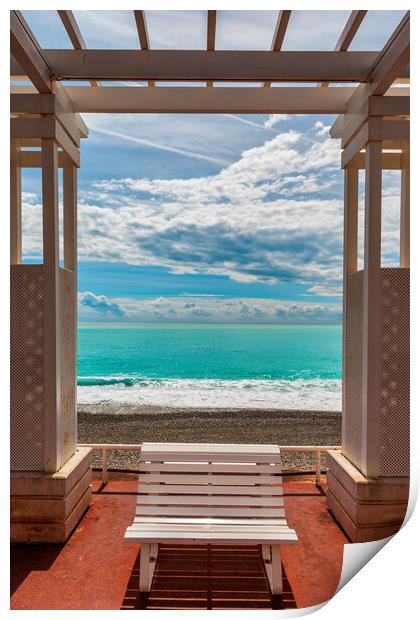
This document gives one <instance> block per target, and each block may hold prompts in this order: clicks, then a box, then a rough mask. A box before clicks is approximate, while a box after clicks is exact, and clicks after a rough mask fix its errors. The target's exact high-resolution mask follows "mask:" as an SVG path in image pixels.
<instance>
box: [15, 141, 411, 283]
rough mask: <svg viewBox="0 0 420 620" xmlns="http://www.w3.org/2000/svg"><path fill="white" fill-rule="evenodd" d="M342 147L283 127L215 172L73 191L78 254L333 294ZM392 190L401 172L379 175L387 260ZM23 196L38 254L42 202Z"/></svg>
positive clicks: (393, 228)
mask: <svg viewBox="0 0 420 620" xmlns="http://www.w3.org/2000/svg"><path fill="white" fill-rule="evenodd" d="M339 156H340V146H339V143H338V142H337V141H333V140H331V139H330V138H329V137H327V136H318V137H317V139H316V140H315V141H313V142H308V140H307V139H306V137H305V136H304V135H302V134H301V133H299V132H296V131H289V132H282V133H279V134H277V135H276V136H275V137H274V138H273V139H270V140H267V141H266V142H265V143H264V144H263V145H261V146H258V147H253V148H250V149H247V150H245V151H244V152H243V153H242V155H241V157H240V158H239V159H238V160H237V161H235V162H234V163H232V164H230V165H227V166H225V167H224V168H223V169H222V170H221V171H220V172H218V173H217V174H213V175H208V176H202V177H197V178H187V179H180V178H175V179H156V178H154V179H148V178H122V179H110V180H103V181H99V182H97V183H96V184H95V185H93V186H92V187H91V189H89V190H84V191H80V193H79V198H80V202H79V260H80V261H102V262H123V263H128V264H133V265H160V266H164V267H167V268H169V269H170V270H171V271H172V272H173V273H177V274H182V273H183V274H185V273H189V274H198V273H200V274H203V273H204V274H217V275H225V276H228V277H230V278H232V279H234V280H237V281H240V282H257V281H258V282H263V283H266V284H274V283H276V282H283V283H289V282H294V283H301V284H306V285H307V286H308V287H311V289H310V290H311V292H312V293H313V294H319V295H333V294H334V292H335V293H337V294H338V291H339V287H340V285H341V277H342V213H343V201H342V183H343V180H342V172H341V170H340V168H339ZM362 189H363V188H362ZM398 192H399V177H398V175H395V174H390V175H388V176H387V175H384V199H383V212H384V216H383V253H384V257H385V261H388V263H387V264H389V261H390V260H391V259H392V257H393V256H394V255H395V252H396V251H398V218H399V215H398V213H399V197H398ZM25 198H26V200H25V201H24V205H23V210H24V218H23V223H24V251H25V256H27V257H34V256H36V255H37V254H38V255H39V252H40V248H41V238H42V227H41V209H40V206H39V203H38V204H37V202H36V201H35V200H34V197H33V195H29V196H26V197H25ZM361 199H362V196H361ZM362 225H363V221H362V218H360V226H362ZM359 239H360V242H361V243H362V240H363V235H362V234H360V235H359Z"/></svg>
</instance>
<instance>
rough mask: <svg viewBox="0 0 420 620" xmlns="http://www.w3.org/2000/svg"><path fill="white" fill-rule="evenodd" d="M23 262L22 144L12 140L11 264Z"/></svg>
mask: <svg viewBox="0 0 420 620" xmlns="http://www.w3.org/2000/svg"><path fill="white" fill-rule="evenodd" d="M21 262H22V168H21V161H20V144H19V141H18V140H10V263H11V265H18V264H19V263H21Z"/></svg>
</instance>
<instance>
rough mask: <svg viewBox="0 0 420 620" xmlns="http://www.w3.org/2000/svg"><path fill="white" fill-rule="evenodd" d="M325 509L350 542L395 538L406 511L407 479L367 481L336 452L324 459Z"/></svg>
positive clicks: (371, 479) (367, 479)
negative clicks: (325, 466)
mask: <svg viewBox="0 0 420 620" xmlns="http://www.w3.org/2000/svg"><path fill="white" fill-rule="evenodd" d="M327 465H328V471H327V485H328V489H327V506H328V508H329V510H330V511H331V512H332V514H333V515H334V517H335V518H336V519H337V521H338V522H339V523H340V525H341V526H342V527H343V529H344V531H345V532H346V534H347V535H348V537H349V538H350V540H351V541H352V542H355V543H359V542H368V541H372V540H381V539H382V538H387V537H388V536H391V535H392V534H395V533H396V532H398V530H399V529H400V527H401V525H402V522H403V521H404V517H405V513H406V510H407V502H408V493H409V478H408V477H401V478H378V479H373V478H366V477H365V476H364V475H363V474H362V473H361V472H360V471H359V470H358V469H356V467H355V466H354V465H353V464H352V463H351V462H350V461H349V460H348V459H347V458H346V457H345V456H344V455H343V454H342V452H341V451H339V450H330V451H329V452H328V455H327Z"/></svg>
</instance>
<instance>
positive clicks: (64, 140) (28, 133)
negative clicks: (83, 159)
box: [10, 116, 80, 166]
mask: <svg viewBox="0 0 420 620" xmlns="http://www.w3.org/2000/svg"><path fill="white" fill-rule="evenodd" d="M10 137H11V138H12V139H19V140H23V141H25V140H38V139H41V140H47V141H48V140H55V141H56V142H57V143H58V144H59V145H60V146H61V148H62V149H63V151H65V152H66V153H67V155H68V156H69V157H70V159H71V160H72V161H73V162H74V164H75V165H76V166H80V152H79V149H78V146H77V145H76V144H75V143H74V142H73V140H72V139H71V138H70V136H69V134H68V133H67V132H66V131H65V129H64V128H63V126H62V125H61V124H60V123H59V122H58V120H56V119H55V118H54V117H53V116H45V117H42V118H33V117H28V118H12V119H11V121H10Z"/></svg>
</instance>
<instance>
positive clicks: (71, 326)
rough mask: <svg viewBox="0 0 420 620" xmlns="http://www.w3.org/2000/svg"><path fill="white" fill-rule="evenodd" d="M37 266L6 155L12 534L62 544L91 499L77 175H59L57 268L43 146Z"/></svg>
mask: <svg viewBox="0 0 420 620" xmlns="http://www.w3.org/2000/svg"><path fill="white" fill-rule="evenodd" d="M40 145H41V151H40V152H39V153H38V155H40V157H39V163H38V166H40V167H41V169H42V206H43V208H42V218H43V263H42V264H37V265H32V264H31V265H29V264H19V263H21V260H20V258H21V256H20V252H21V249H20V248H21V232H20V231H21V229H20V220H21V215H20V196H21V188H20V182H19V178H20V176H19V172H20V165H19V164H20V161H19V150H18V148H17V147H16V146H15V145H14V144H13V143H12V148H11V162H12V165H11V181H12V192H11V212H12V214H13V217H12V218H11V221H12V225H11V241H12V243H11V248H12V251H11V259H12V261H11V262H12V266H11V305H12V311H11V342H12V345H11V362H12V371H11V391H12V394H11V465H12V472H11V519H12V524H11V535H12V541H15V542H64V541H65V540H66V539H67V538H68V536H69V535H70V534H71V532H72V530H73V529H74V527H75V526H76V525H77V522H78V521H79V519H80V518H81V516H82V515H83V513H84V512H85V510H86V509H87V507H88V506H89V503H90V498H91V487H90V481H91V455H90V449H83V450H78V449H77V412H76V328H77V313H76V309H77V307H76V303H77V285H76V264H77V226H76V218H77V184H76V176H77V169H76V166H75V164H74V160H72V159H70V158H69V157H67V155H66V153H65V152H60V161H61V162H62V165H63V168H64V174H63V202H64V267H63V268H62V267H60V266H59V214H58V162H59V152H58V144H57V142H56V140H55V139H54V138H41V139H40Z"/></svg>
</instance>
